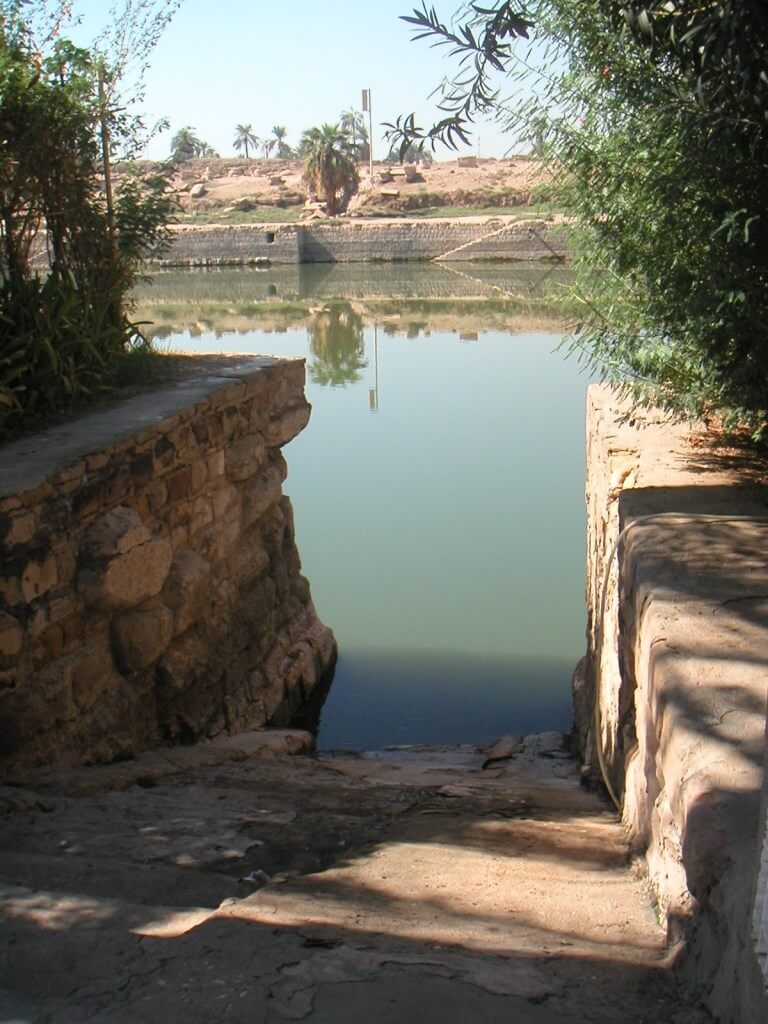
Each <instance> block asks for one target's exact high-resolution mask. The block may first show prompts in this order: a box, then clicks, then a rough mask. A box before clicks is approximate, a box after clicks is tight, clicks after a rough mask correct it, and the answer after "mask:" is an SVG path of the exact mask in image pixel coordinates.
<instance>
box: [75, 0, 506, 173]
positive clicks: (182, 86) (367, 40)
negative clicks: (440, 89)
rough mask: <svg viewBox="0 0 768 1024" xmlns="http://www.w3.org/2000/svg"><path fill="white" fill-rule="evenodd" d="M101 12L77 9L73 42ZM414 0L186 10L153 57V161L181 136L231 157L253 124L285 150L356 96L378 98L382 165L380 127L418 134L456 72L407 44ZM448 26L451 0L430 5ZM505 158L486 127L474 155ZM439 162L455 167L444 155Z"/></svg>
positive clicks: (419, 45)
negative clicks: (243, 127)
mask: <svg viewBox="0 0 768 1024" xmlns="http://www.w3.org/2000/svg"><path fill="white" fill-rule="evenodd" d="M108 6H109V5H108V4H107V3H105V2H104V0H78V2H76V4H75V7H76V10H77V11H79V12H81V13H82V15H83V26H82V32H83V33H84V34H85V35H84V36H82V35H80V36H79V38H81V39H82V38H86V39H90V38H92V37H93V36H95V35H96V34H97V32H98V30H99V28H100V27H101V26H102V25H103V23H104V20H105V18H106V17H107V10H108ZM414 6H415V3H414V0H370V2H369V3H368V4H359V3H344V2H341V0H328V2H325V3H318V2H317V0H291V2H289V3H275V2H268V0H251V2H247V0H215V2H214V0H184V3H183V4H182V6H181V9H180V10H179V12H178V13H177V14H176V17H175V18H174V20H173V22H172V23H171V25H170V26H169V27H168V28H167V30H166V32H165V34H164V36H163V38H162V39H161V41H160V43H159V44H158V46H157V48H156V50H155V51H154V53H153V56H152V67H151V69H150V72H149V74H148V76H147V78H146V83H145V84H146V99H145V104H144V106H145V109H146V111H147V112H148V114H149V115H150V116H151V117H152V118H153V119H154V118H160V117H163V116H165V117H168V118H169V119H170V121H171V132H170V133H166V134H165V135H164V136H160V137H159V138H158V139H157V140H156V141H155V143H154V144H153V145H152V147H151V149H150V152H149V154H148V155H150V156H152V157H155V158H160V157H164V156H167V155H168V152H169V139H170V135H171V134H172V133H173V131H175V130H177V129H178V128H180V127H183V126H184V125H191V126H192V127H194V128H195V129H197V133H198V135H199V136H200V138H202V139H204V140H205V141H206V142H208V143H210V144H211V145H212V146H213V147H214V148H215V149H217V150H218V151H219V153H220V154H221V155H222V156H231V155H234V151H233V147H232V141H233V138H234V127H235V125H236V124H238V123H244V124H247V123H250V124H252V125H253V130H254V132H255V134H256V135H258V136H260V137H264V136H266V135H269V133H270V132H271V129H272V127H273V125H276V124H282V125H285V126H286V128H287V129H288V142H290V143H292V144H295V143H296V142H298V139H299V136H300V134H301V132H302V131H303V130H304V129H305V128H308V127H310V126H312V125H316V124H320V123H322V122H324V121H336V120H338V118H339V114H340V113H341V111H342V110H346V109H348V108H349V107H355V109H359V108H360V105H361V98H360V94H361V90H362V89H364V88H370V89H371V90H372V95H373V115H374V144H375V150H376V153H377V155H383V153H384V150H385V148H386V144H385V143H384V142H383V141H381V136H382V135H383V129H381V128H380V127H378V125H379V124H380V122H382V121H391V120H394V119H395V117H396V116H397V115H398V114H399V113H410V112H411V111H415V112H416V114H417V117H418V118H420V119H421V123H428V122H430V121H431V120H432V119H433V118H434V116H435V113H436V110H435V101H434V100H429V99H428V97H429V94H430V93H431V92H432V90H433V89H434V88H435V86H436V85H437V84H438V83H439V82H440V81H441V79H442V78H443V77H444V76H445V75H446V74H449V73H450V71H451V67H452V65H451V63H450V62H449V60H448V57H447V51H446V49H445V48H440V49H433V48H430V46H429V44H428V43H427V42H424V41H422V42H412V41H411V32H410V30H409V27H408V25H406V24H405V23H404V22H402V21H400V20H399V17H398V16H399V15H401V14H410V13H411V11H412V8H413V7H414ZM436 6H437V10H438V13H439V14H440V16H441V17H442V18H443V19H444V20H449V19H450V16H451V14H452V13H453V11H454V10H455V9H456V7H457V6H458V0H448V2H444V3H442V4H441V3H437V4H436ZM478 136H479V151H480V154H481V155H482V156H503V155H504V153H505V151H506V150H507V149H508V147H509V145H510V140H509V138H508V137H506V138H505V137H504V135H503V134H502V133H501V132H500V130H499V129H498V128H497V127H496V126H495V125H493V124H490V123H486V124H483V125H480V126H479V127H478V129H477V132H476V134H475V137H474V140H473V146H472V150H471V151H473V152H474V151H475V150H476V149H477V146H478ZM436 156H437V158H438V159H449V158H452V155H451V154H450V153H449V152H448V151H447V150H444V149H440V150H439V151H438V152H437V153H436Z"/></svg>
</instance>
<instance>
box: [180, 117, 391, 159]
mask: <svg viewBox="0 0 768 1024" xmlns="http://www.w3.org/2000/svg"><path fill="white" fill-rule="evenodd" d="M337 127H338V129H339V131H340V132H341V133H342V134H343V135H344V150H345V152H346V154H347V155H348V156H351V157H352V158H353V159H354V160H355V161H356V162H357V163H362V162H364V161H366V160H368V158H369V156H370V139H369V137H368V128H367V127H366V124H365V119H364V117H363V114H362V113H361V112H360V111H359V110H355V109H353V108H351V107H350V108H349V109H348V110H344V111H342V112H341V114H340V116H339V120H338V122H337ZM308 131H311V129H308ZM306 134H307V132H306V131H305V132H303V133H302V136H301V139H302V140H303V139H304V136H305V135H306ZM287 135H288V130H287V128H286V127H285V125H280V124H277V125H274V126H273V127H272V128H271V130H270V132H269V134H268V135H266V136H264V137H261V136H259V135H257V134H256V133H255V132H254V129H253V124H252V123H250V122H248V123H242V124H237V125H235V137H234V139H233V142H232V146H233V149H234V150H235V152H236V153H238V154H240V153H243V154H244V156H245V158H246V160H250V159H254V158H258V155H259V154H260V156H261V158H262V159H265V160H268V159H270V158H274V159H277V160H293V159H302V158H303V155H304V154H303V153H302V142H301V141H300V142H299V145H298V146H296V147H293V146H291V145H290V144H289V143H288V142H287V141H286V137H287ZM252 153H253V154H255V155H256V157H254V156H252ZM219 156H220V154H219V152H218V151H217V150H216V149H215V148H214V147H213V146H211V145H210V144H209V143H208V142H206V141H205V140H204V139H201V138H200V136H199V135H198V134H197V129H196V128H193V127H192V126H191V125H185V126H184V127H182V128H180V129H179V130H178V131H177V132H176V133H175V134H174V136H173V137H172V139H171V154H170V159H171V160H172V161H173V162H174V163H183V162H184V161H185V160H192V159H194V158H195V157H214V158H216V157H219ZM391 156H392V154H391V153H390V154H389V156H388V159H389V158H390V157H391Z"/></svg>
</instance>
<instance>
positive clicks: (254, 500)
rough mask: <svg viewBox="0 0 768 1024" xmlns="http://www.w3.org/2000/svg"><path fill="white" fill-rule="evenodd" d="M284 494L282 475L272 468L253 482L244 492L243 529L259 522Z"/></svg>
mask: <svg viewBox="0 0 768 1024" xmlns="http://www.w3.org/2000/svg"><path fill="white" fill-rule="evenodd" d="M282 493H283V489H282V482H281V480H280V473H279V472H278V471H277V470H276V469H274V468H273V467H272V466H270V467H268V468H267V469H265V470H264V472H263V473H261V474H260V475H259V476H258V477H257V479H256V480H253V481H251V482H250V483H249V484H248V486H247V487H246V488H245V490H244V491H243V511H242V524H243V529H248V528H249V527H251V526H253V524H254V523H256V522H258V520H259V519H260V518H261V516H263V515H264V513H265V512H266V511H267V509H269V508H270V507H271V506H273V505H275V504H276V503H277V502H278V501H279V500H280V497H281V495H282Z"/></svg>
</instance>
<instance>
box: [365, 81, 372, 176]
mask: <svg viewBox="0 0 768 1024" xmlns="http://www.w3.org/2000/svg"><path fill="white" fill-rule="evenodd" d="M366 111H368V173H369V175H370V177H371V181H373V104H372V103H371V90H370V89H363V113H365V112H366Z"/></svg>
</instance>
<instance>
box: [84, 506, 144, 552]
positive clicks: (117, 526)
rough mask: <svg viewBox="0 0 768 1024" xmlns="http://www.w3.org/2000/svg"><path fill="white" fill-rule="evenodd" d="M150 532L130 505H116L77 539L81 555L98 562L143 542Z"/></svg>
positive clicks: (129, 549) (127, 550)
mask: <svg viewBox="0 0 768 1024" xmlns="http://www.w3.org/2000/svg"><path fill="white" fill-rule="evenodd" d="M150 536H151V535H150V532H149V530H148V529H147V528H146V526H145V525H144V524H143V523H142V521H141V519H140V518H139V516H138V515H137V514H136V512H135V511H134V509H132V508H124V507H118V508H113V509H111V510H110V511H109V512H107V513H105V514H104V515H103V516H100V517H99V518H98V519H97V520H96V522H95V523H93V524H92V525H91V526H89V527H88V529H87V530H86V531H85V533H84V534H83V537H82V540H81V542H80V559H81V561H84V562H98V561H100V560H103V559H108V558H113V557H114V556H115V555H124V554H127V553H128V552H129V551H131V550H132V549H133V548H135V547H137V546H138V545H139V544H145V543H146V542H147V541H148V540H149V539H150Z"/></svg>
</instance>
